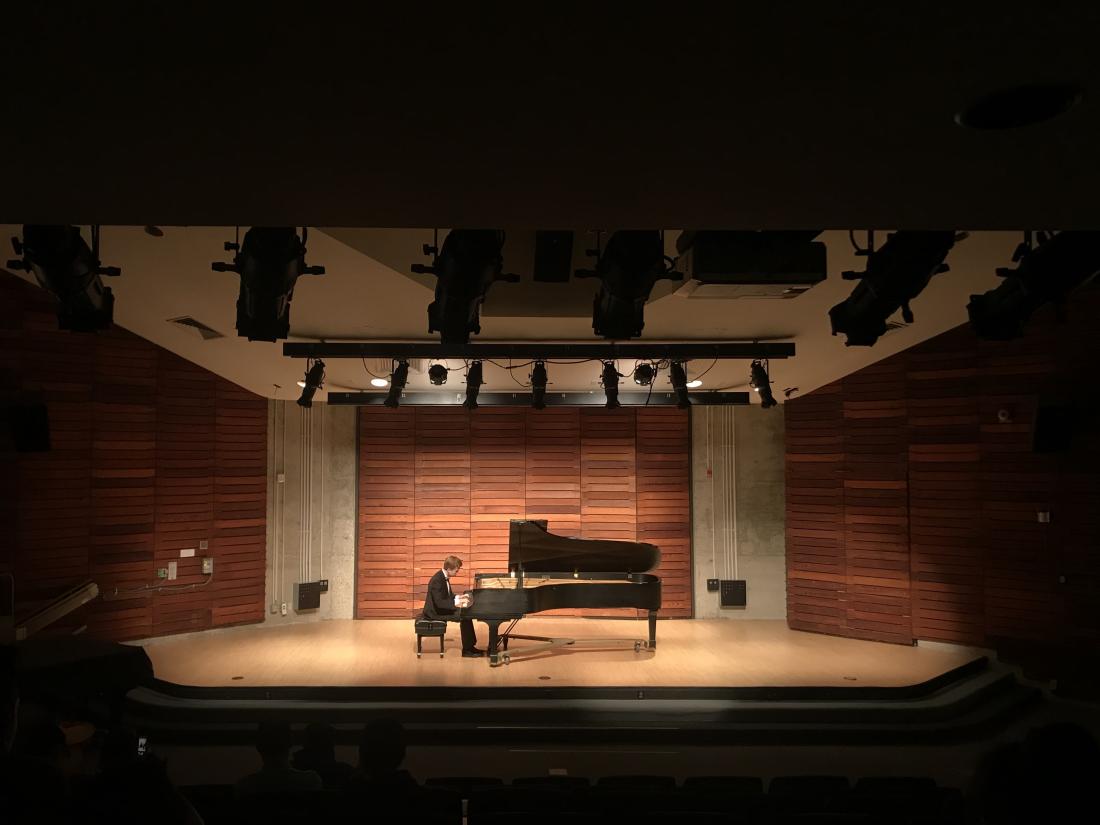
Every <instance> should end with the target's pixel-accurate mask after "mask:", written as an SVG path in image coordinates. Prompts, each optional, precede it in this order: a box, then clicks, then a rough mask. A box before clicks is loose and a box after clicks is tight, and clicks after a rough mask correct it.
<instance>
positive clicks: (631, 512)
mask: <svg viewBox="0 0 1100 825" xmlns="http://www.w3.org/2000/svg"><path fill="white" fill-rule="evenodd" d="M690 442H691V431H690V421H689V418H688V413H687V412H685V411H681V410H676V409H667V408H654V409H642V410H635V409H619V410H606V409H603V408H576V407H573V408H556V409H548V410H531V409H527V408H522V407H482V408H480V409H478V410H476V411H473V412H468V411H467V410H465V409H463V408H461V407H401V408H398V409H396V410H390V409H386V408H384V407H364V408H362V409H361V410H360V418H359V550H358V571H357V585H356V586H357V598H356V616H357V617H359V618H371V617H408V616H413V615H415V614H416V613H418V612H419V611H420V609H421V607H422V606H423V604H424V591H425V586H426V584H427V581H428V579H429V578H430V577H431V575H432V574H433V573H434V572H435V571H436V570H438V569H439V565H440V562H441V560H442V559H443V557H444V556H446V555H447V554H449V553H454V554H455V555H458V556H460V557H461V558H462V559H463V561H464V565H463V568H462V573H461V575H460V578H459V580H458V587H459V589H465V588H467V587H471V586H472V584H471V582H472V578H471V577H472V574H474V573H477V572H495V571H503V570H507V564H508V522H509V521H510V520H511V519H513V518H532V519H546V520H547V521H548V522H549V524H548V528H549V530H550V532H552V533H557V534H559V535H566V536H581V537H584V538H608V539H617V540H623V541H647V542H651V543H653V544H656V545H658V546H659V547H660V548H661V565H660V567H659V569H658V570H657V571H655V572H656V573H657V575H659V576H660V577H661V581H662V595H663V605H662V608H661V615H663V616H690V615H691V488H690V473H691V443H690ZM597 612H598V613H599V614H600V615H612V611H608V610H604V611H597ZM632 615H633V612H632Z"/></svg>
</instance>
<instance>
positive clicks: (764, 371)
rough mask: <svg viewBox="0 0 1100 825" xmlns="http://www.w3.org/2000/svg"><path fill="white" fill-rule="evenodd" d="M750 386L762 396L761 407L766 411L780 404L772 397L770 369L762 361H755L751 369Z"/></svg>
mask: <svg viewBox="0 0 1100 825" xmlns="http://www.w3.org/2000/svg"><path fill="white" fill-rule="evenodd" d="M749 386H750V387H752V389H753V391H754V392H757V393H759V394H760V406H761V407H763V408H764V409H765V410H766V409H768V408H769V407H774V406H775V405H776V404H778V403H779V402H778V401H776V400H775V396H774V395H772V383H771V379H770V378H769V377H768V368H767V367H766V366H765V365H764V363H763V362H761V361H753V362H752V366H751V367H750V368H749Z"/></svg>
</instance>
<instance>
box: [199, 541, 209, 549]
mask: <svg viewBox="0 0 1100 825" xmlns="http://www.w3.org/2000/svg"><path fill="white" fill-rule="evenodd" d="M199 549H200V550H209V549H210V542H208V541H207V540H206V539H200V540H199Z"/></svg>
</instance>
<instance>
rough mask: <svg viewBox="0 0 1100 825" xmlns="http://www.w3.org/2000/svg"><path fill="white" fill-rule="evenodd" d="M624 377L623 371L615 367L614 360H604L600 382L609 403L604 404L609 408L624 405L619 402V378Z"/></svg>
mask: <svg viewBox="0 0 1100 825" xmlns="http://www.w3.org/2000/svg"><path fill="white" fill-rule="evenodd" d="M622 377H623V376H622V373H620V372H619V371H618V370H617V369H615V362H614V361H604V362H603V371H602V372H601V373H600V384H601V385H602V386H603V393H604V395H605V396H607V403H606V404H604V406H605V407H607V408H608V409H614V408H615V407H621V406H622V404H620V403H619V379H620V378H622Z"/></svg>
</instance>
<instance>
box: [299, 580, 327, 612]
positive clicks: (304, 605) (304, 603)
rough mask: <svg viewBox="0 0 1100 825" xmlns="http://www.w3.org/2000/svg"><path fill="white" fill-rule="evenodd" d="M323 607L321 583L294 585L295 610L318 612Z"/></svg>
mask: <svg viewBox="0 0 1100 825" xmlns="http://www.w3.org/2000/svg"><path fill="white" fill-rule="evenodd" d="M320 606H321V583H320V582H298V583H297V584H295V585H294V609H295V610H316V609H317V608H318V607H320Z"/></svg>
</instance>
